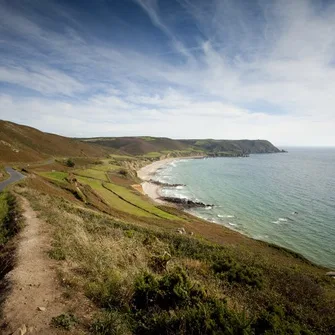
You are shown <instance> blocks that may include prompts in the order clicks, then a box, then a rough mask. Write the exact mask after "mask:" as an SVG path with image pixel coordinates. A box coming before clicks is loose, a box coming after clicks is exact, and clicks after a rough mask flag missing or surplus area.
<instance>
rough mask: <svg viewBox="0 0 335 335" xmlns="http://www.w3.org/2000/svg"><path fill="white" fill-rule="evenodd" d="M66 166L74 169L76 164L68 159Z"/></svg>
mask: <svg viewBox="0 0 335 335" xmlns="http://www.w3.org/2000/svg"><path fill="white" fill-rule="evenodd" d="M65 165H66V166H68V167H74V166H75V163H74V161H73V160H72V159H71V158H68V159H67V160H66V161H65Z"/></svg>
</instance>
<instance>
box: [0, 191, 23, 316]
mask: <svg viewBox="0 0 335 335" xmlns="http://www.w3.org/2000/svg"><path fill="white" fill-rule="evenodd" d="M21 227H22V223H21V216H20V212H19V208H18V205H17V202H16V198H15V197H14V195H13V194H12V193H9V192H1V193H0V320H1V319H2V315H1V314H2V309H1V307H2V304H3V303H4V301H5V299H6V297H7V294H8V293H9V292H10V283H9V282H8V280H6V279H4V278H6V274H7V273H9V272H10V271H11V270H12V269H13V266H14V262H15V250H16V243H15V238H14V237H15V235H16V234H17V233H18V232H19V231H20V229H21Z"/></svg>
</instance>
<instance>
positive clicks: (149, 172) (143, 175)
mask: <svg viewBox="0 0 335 335" xmlns="http://www.w3.org/2000/svg"><path fill="white" fill-rule="evenodd" d="M178 159H181V158H166V159H162V160H160V161H156V162H153V163H151V164H149V165H146V166H144V167H142V168H141V169H140V170H138V171H137V176H138V177H139V178H140V179H142V180H143V183H142V189H143V192H144V193H145V194H146V195H147V196H148V197H149V198H151V199H152V200H153V201H155V202H156V203H158V204H161V205H169V206H171V204H168V203H166V202H164V201H162V200H160V199H159V198H160V196H161V194H160V189H161V186H160V185H156V184H153V183H150V182H149V180H150V179H152V177H153V176H154V175H155V173H156V171H157V170H158V169H159V168H161V167H163V166H164V165H166V164H168V163H171V162H173V161H175V160H178Z"/></svg>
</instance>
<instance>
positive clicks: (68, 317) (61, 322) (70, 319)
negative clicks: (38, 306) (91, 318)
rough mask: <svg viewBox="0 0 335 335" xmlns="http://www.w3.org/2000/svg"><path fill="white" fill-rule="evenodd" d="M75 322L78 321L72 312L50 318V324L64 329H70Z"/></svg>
mask: <svg viewBox="0 0 335 335" xmlns="http://www.w3.org/2000/svg"><path fill="white" fill-rule="evenodd" d="M76 323H78V320H77V318H76V317H75V316H74V315H73V314H61V315H58V316H55V317H53V318H52V319H51V325H52V326H54V327H56V328H62V329H65V330H71V328H72V327H73V326H75V325H76Z"/></svg>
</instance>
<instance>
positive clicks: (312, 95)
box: [0, 0, 335, 146]
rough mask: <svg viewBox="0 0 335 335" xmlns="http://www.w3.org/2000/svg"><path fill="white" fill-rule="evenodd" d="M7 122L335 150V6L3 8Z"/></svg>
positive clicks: (76, 133)
mask: <svg viewBox="0 0 335 335" xmlns="http://www.w3.org/2000/svg"><path fill="white" fill-rule="evenodd" d="M0 118H1V119H4V120H10V121H13V122H17V123H20V124H25V125H29V126H32V127H35V128H38V129H41V130H43V131H47V132H52V133H57V134H61V135H65V136H73V137H93V136H94V137H98V136H136V135H151V136H160V137H171V138H216V139H268V140H270V141H271V142H272V143H274V144H275V145H278V146H289V145H296V146H335V0H334V1H321V0H320V1H318V0H313V1H307V0H306V1H305V0H295V1H291V0H278V1H277V0H272V1H268V0H244V1H243V0H206V1H204V0H69V1H66V0H57V1H56V0H54V1H52V0H0Z"/></svg>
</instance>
